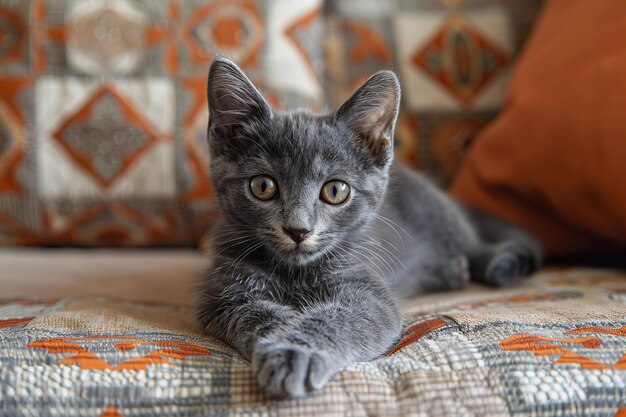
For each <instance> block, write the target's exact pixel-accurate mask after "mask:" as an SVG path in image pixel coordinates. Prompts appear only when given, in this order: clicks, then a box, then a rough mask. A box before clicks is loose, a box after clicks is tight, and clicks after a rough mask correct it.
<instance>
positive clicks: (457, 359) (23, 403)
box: [0, 269, 626, 417]
mask: <svg viewBox="0 0 626 417" xmlns="http://www.w3.org/2000/svg"><path fill="white" fill-rule="evenodd" d="M625 285H626V276H625V275H624V274H623V273H619V272H611V271H606V270H582V269H570V270H548V271H544V272H543V273H540V274H538V275H536V276H535V277H534V278H533V279H532V280H530V281H526V282H525V283H524V284H522V285H520V286H518V287H515V288H511V289H508V290H488V289H485V288H481V287H473V288H470V289H469V290H466V291H463V292H458V293H447V294H445V295H429V296H425V297H421V298H418V299H415V300H412V301H410V302H408V303H407V305H406V306H405V313H406V319H407V323H406V330H405V332H404V336H403V338H402V340H401V341H400V342H399V343H398V345H397V346H396V347H395V348H394V349H393V351H392V352H391V353H390V354H389V355H388V356H387V357H385V358H381V359H378V360H376V361H372V362H368V363H359V364H355V365H353V366H351V367H350V368H348V369H346V370H345V371H343V372H341V373H340V374H338V375H336V376H335V377H334V378H332V380H331V381H330V382H329V384H328V385H327V386H326V387H325V388H324V389H323V390H322V391H320V392H317V393H315V394H314V395H312V396H310V397H309V398H306V399H301V400H291V401H269V400H267V399H266V398H264V396H263V395H262V394H261V393H260V391H259V390H258V387H257V386H256V384H255V382H254V378H253V375H252V373H251V371H250V367H249V365H248V363H247V362H246V361H245V360H243V359H242V358H241V357H240V356H239V355H238V354H237V353H235V352H233V351H232V350H231V349H230V348H229V347H227V346H225V345H223V344H221V343H220V342H218V341H216V340H214V339H211V338H208V337H206V336H203V335H202V334H201V332H200V331H199V329H197V328H196V324H195V321H194V319H193V314H192V310H191V309H190V308H189V307H186V306H174V305H163V304H154V303H138V302H130V301H114V300H107V299H94V298H65V299H57V300H39V301H34V300H4V301H3V302H2V303H1V304H0V415H7V416H16V417H17V416H26V415H60V416H67V417H72V416H81V417H83V416H85V417H89V416H93V417H98V416H100V417H102V416H107V417H113V416H116V417H120V416H125V417H130V416H162V415H167V416H192V415H193V416H195V415H223V416H267V415H274V416H315V417H317V416H322V415H329V416H366V415H379V416H430V415H432V416H450V417H457V416H461V415H468V416H470V415H471V416H477V415H480V416H536V415H542V416H590V415H594V416H607V417H612V416H616V417H617V416H623V415H624V413H626V286H625ZM364 331H367V330H366V329H364Z"/></svg>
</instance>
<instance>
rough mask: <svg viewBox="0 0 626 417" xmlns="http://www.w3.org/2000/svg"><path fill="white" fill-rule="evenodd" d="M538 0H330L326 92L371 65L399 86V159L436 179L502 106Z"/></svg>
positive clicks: (331, 93)
mask: <svg viewBox="0 0 626 417" xmlns="http://www.w3.org/2000/svg"><path fill="white" fill-rule="evenodd" d="M540 5H541V2H540V1H538V0H530V1H526V0H513V1H506V2H504V1H500V0H485V1H469V0H440V1H431V0H417V1H412V2H408V1H401V2H374V1H365V2H363V1H354V0H329V2H328V6H327V9H328V10H329V13H328V16H327V34H326V38H327V42H326V50H327V54H326V56H325V58H326V75H327V79H326V91H327V96H328V100H329V102H330V103H331V104H332V105H334V106H336V105H338V104H340V103H341V102H342V101H343V100H345V99H346V97H347V96H348V95H349V94H350V92H351V91H352V89H353V88H355V86H356V85H358V84H359V83H361V82H362V81H363V80H364V79H365V78H367V77H368V76H369V75H370V74H372V73H373V72H375V71H377V70H381V69H388V68H392V69H394V70H395V71H396V72H397V74H398V75H399V76H400V82H401V85H402V103H401V115H400V118H399V121H398V128H397V129H396V137H395V141H396V151H397V152H396V154H397V157H398V159H400V160H403V161H404V162H406V163H408V164H409V165H412V166H414V167H416V168H418V169H420V170H422V171H425V172H427V173H428V174H429V175H430V176H431V177H433V178H434V179H435V180H437V181H438V182H439V183H440V184H441V185H446V184H447V183H448V182H449V181H450V180H451V179H452V178H453V177H454V175H455V174H456V170H457V168H458V166H459V162H460V161H461V160H462V159H463V155H464V153H465V150H466V149H467V147H468V145H469V143H470V142H471V140H472V138H473V137H474V135H475V134H476V133H477V132H478V131H479V130H480V128H481V127H482V126H484V125H485V124H486V123H487V122H489V121H490V120H491V119H492V118H493V117H494V116H495V115H496V114H497V113H498V110H499V109H500V107H501V105H502V103H503V100H504V92H505V91H506V86H507V82H508V79H509V75H510V73H511V68H512V65H513V62H514V60H515V56H516V55H517V53H518V52H519V50H520V48H521V45H522V44H523V42H524V40H525V39H526V36H527V35H528V33H529V30H530V28H531V26H532V23H533V20H534V17H535V15H536V14H537V12H538V10H539V7H540Z"/></svg>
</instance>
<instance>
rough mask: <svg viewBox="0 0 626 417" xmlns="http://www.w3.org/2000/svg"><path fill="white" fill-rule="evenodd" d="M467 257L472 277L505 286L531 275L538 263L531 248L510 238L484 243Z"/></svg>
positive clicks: (489, 283) (494, 284)
mask: <svg viewBox="0 0 626 417" xmlns="http://www.w3.org/2000/svg"><path fill="white" fill-rule="evenodd" d="M469 259H470V270H471V275H472V279H473V280H474V281H478V282H482V283H483V284H487V285H492V286H496V287H505V286H507V285H510V284H512V283H514V282H516V281H518V280H519V279H520V278H523V277H526V276H528V275H531V274H532V273H533V272H535V271H536V270H537V268H538V267H539V263H540V260H539V259H538V258H537V257H536V255H535V253H534V252H533V250H532V248H530V247H529V246H528V245H525V244H523V243H520V242H516V241H512V240H509V241H504V242H501V243H499V244H496V245H485V246H484V247H483V248H481V249H480V250H478V251H476V252H475V253H472V254H470V257H469Z"/></svg>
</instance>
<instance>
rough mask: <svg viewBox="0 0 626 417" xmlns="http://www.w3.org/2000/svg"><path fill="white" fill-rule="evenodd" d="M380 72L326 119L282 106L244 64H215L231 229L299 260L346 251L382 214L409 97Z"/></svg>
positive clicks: (216, 119)
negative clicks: (269, 100) (401, 106)
mask: <svg viewBox="0 0 626 417" xmlns="http://www.w3.org/2000/svg"><path fill="white" fill-rule="evenodd" d="M375 77H378V78H375ZM375 77H373V78H372V79H370V81H368V82H367V83H366V84H365V85H364V86H363V87H362V88H361V89H360V90H359V91H358V92H357V93H356V94H355V96H353V97H352V98H351V99H350V100H349V101H348V102H347V103H346V104H345V105H344V106H343V107H342V108H341V109H340V110H339V111H338V112H337V113H335V114H334V115H332V116H328V117H317V116H314V115H311V114H308V113H304V112H302V113H277V112H272V111H271V110H270V109H269V107H268V106H267V104H266V103H265V101H264V100H263V99H262V97H261V96H260V95H259V94H258V92H257V91H256V90H255V89H254V87H252V85H251V84H250V83H249V81H248V80H247V78H245V76H244V75H243V74H242V73H241V72H240V71H239V70H238V68H237V67H235V66H234V64H232V63H231V62H230V61H226V60H219V61H216V62H214V64H213V65H212V67H211V72H210V74H209V104H210V110H211V114H212V117H211V122H210V125H209V142H210V148H211V154H212V155H211V156H212V163H211V171H212V178H213V181H214V184H215V187H216V190H217V193H218V195H219V198H220V204H221V207H222V212H223V216H224V217H225V219H226V220H227V222H228V223H229V228H230V229H233V230H237V229H238V230H239V231H240V233H239V234H240V235H241V236H237V237H241V241H244V239H246V238H249V239H250V240H249V241H246V242H247V243H248V246H249V247H250V248H252V247H253V246H254V245H258V246H259V247H260V246H263V247H264V248H265V249H266V251H267V253H269V254H272V255H273V256H274V257H275V258H276V259H277V260H279V261H280V262H283V263H290V264H297V265H303V264H306V263H308V262H311V261H313V260H315V259H318V258H320V257H323V256H325V255H326V256H330V255H327V254H328V253H329V251H330V250H331V249H333V248H337V250H336V251H335V252H334V256H341V255H340V254H341V246H342V242H343V241H344V240H346V239H350V236H351V234H352V233H354V231H355V230H357V229H359V228H360V227H363V226H364V225H365V224H366V223H367V222H369V221H370V219H371V218H372V217H373V216H374V215H375V213H376V210H377V208H378V206H379V205H380V204H381V201H382V199H383V197H384V194H385V191H386V185H387V173H388V168H389V166H390V164H391V160H392V139H391V138H392V134H393V124H394V123H395V118H396V112H397V106H398V101H399V95H398V94H399V90H398V86H397V80H396V79H395V76H393V74H391V73H381V74H377V76H375ZM212 90H213V91H212ZM374 94H376V96H374ZM229 237H231V238H232V235H229ZM225 239H226V240H228V237H225Z"/></svg>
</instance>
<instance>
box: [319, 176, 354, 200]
mask: <svg viewBox="0 0 626 417" xmlns="http://www.w3.org/2000/svg"><path fill="white" fill-rule="evenodd" d="M320 197H321V199H322V200H324V201H325V202H327V203H328V204H333V205H338V204H341V203H343V202H345V201H346V200H347V199H348V197H350V186H349V185H348V184H346V183H345V182H343V181H339V180H333V181H328V182H327V183H326V184H324V186H323V187H322V192H321V193H320Z"/></svg>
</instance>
